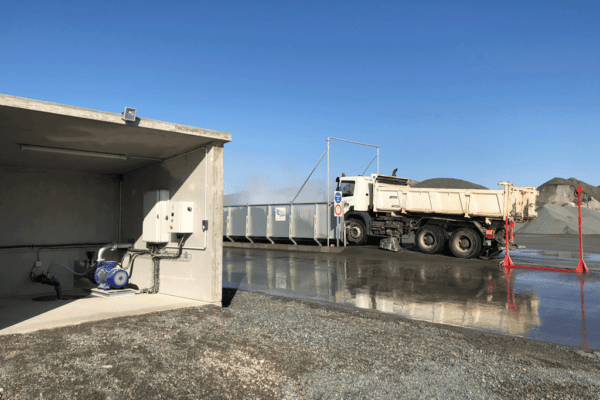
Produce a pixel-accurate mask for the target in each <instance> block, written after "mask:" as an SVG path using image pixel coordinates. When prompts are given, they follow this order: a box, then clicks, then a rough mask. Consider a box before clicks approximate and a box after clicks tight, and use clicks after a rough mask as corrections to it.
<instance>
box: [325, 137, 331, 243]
mask: <svg viewBox="0 0 600 400" xmlns="http://www.w3.org/2000/svg"><path fill="white" fill-rule="evenodd" d="M326 208H327V247H329V231H330V230H331V215H329V138H327V207H326Z"/></svg>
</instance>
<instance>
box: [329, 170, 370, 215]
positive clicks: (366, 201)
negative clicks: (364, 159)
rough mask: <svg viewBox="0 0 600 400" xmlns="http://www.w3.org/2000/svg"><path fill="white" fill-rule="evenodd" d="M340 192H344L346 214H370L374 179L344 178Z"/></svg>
mask: <svg viewBox="0 0 600 400" xmlns="http://www.w3.org/2000/svg"><path fill="white" fill-rule="evenodd" d="M339 180H340V181H339V186H338V190H339V191H340V192H342V205H343V207H344V214H345V213H347V212H349V211H365V212H368V211H369V210H370V209H371V208H372V207H371V204H372V202H371V199H372V197H373V178H372V177H365V176H342V177H341V178H339Z"/></svg>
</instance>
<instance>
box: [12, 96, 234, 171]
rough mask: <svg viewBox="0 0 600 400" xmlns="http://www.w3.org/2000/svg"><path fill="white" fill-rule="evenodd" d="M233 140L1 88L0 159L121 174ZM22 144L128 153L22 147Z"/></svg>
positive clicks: (17, 164)
mask: <svg viewBox="0 0 600 400" xmlns="http://www.w3.org/2000/svg"><path fill="white" fill-rule="evenodd" d="M229 141H231V134H229V133H225V132H218V131H212V130H208V129H201V128H196V127H192V126H185V125H178V124H172V123H167V122H161V121H155V120H149V119H145V118H137V120H136V121H135V122H125V121H123V119H122V115H121V114H114V113H108V112H103V111H95V110H88V109H85V108H78V107H73V106H68V105H63V104H56V103H48V102H44V101H39V100H30V99H26V98H22V97H15V96H9V95H3V94H0V165H2V166H9V167H32V168H53V169H69V170H78V171H86V172H97V173H106V174H121V173H125V172H128V171H132V170H134V169H137V168H140V167H144V166H146V165H149V164H152V163H156V162H160V161H162V160H167V159H169V158H172V157H176V156H178V155H181V154H185V153H187V152H190V151H193V150H195V149H198V148H200V147H202V146H204V145H206V144H208V143H215V144H223V143H226V142H229ZM22 144H26V145H34V146H44V147H51V148H59V149H69V150H80V151H90V152H99V153H109V154H119V155H125V156H128V159H127V160H126V161H125V160H121V159H110V158H102V157H92V156H88V155H72V154H57V153H47V152H40V151H30V150H29V151H28V150H21V146H20V145H22Z"/></svg>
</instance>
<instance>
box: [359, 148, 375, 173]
mask: <svg viewBox="0 0 600 400" xmlns="http://www.w3.org/2000/svg"><path fill="white" fill-rule="evenodd" d="M378 150H379V149H378ZM377 157H378V156H375V157H373V159H372V160H371V162H370V163H369V165H367V168H365V170H364V171H363V173H362V174H360V175H361V176H363V175H364V174H365V172H367V170H368V169H369V167H370V166H371V164H373V161H375V159H376V158H377ZM377 172H378V173H379V170H377Z"/></svg>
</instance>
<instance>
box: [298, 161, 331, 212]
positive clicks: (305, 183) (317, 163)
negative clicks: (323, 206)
mask: <svg viewBox="0 0 600 400" xmlns="http://www.w3.org/2000/svg"><path fill="white" fill-rule="evenodd" d="M325 153H327V150H325V152H323V155H322V156H321V158H319V162H317V165H315V167H314V168H313V170H312V171H311V173H310V175H308V178H306V180H305V181H304V183H303V184H302V187H301V188H300V190H298V193H296V196H295V197H294V200H296V198H297V197H298V195H299V194H300V192H301V191H302V189H304V185H306V182H308V180H309V179H310V177H311V176H312V174H313V172H315V169H317V167H318V166H319V164H320V163H321V160H322V159H323V157H324V156H325ZM294 200H292V201H291V203H293V202H294ZM291 203H290V204H291Z"/></svg>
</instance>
